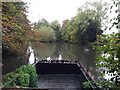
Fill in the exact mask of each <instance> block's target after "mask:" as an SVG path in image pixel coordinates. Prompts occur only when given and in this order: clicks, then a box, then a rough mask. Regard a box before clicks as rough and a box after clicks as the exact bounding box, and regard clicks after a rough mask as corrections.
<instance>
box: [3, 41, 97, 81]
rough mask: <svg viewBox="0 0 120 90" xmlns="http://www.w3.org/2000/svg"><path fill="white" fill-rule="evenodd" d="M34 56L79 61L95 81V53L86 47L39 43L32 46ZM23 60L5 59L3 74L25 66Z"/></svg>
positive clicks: (17, 58)
mask: <svg viewBox="0 0 120 90" xmlns="http://www.w3.org/2000/svg"><path fill="white" fill-rule="evenodd" d="M32 48H33V50H34V55H35V57H37V58H38V59H47V58H48V57H50V58H52V59H58V57H59V56H60V55H61V57H62V59H67V60H71V61H79V62H80V63H81V64H82V66H83V67H84V68H85V69H86V70H88V72H89V74H90V75H91V76H92V78H94V79H95V80H96V79H97V77H98V76H97V75H98V74H97V72H96V64H95V51H94V50H93V49H92V48H91V47H90V46H88V45H79V44H71V43H41V44H37V45H34V44H33V45H32ZM27 63H28V62H27V61H25V60H24V59H23V58H20V57H15V56H11V57H6V58H5V59H4V60H3V74H5V73H8V72H11V71H14V70H15V69H16V68H18V67H20V66H21V65H24V64H27Z"/></svg>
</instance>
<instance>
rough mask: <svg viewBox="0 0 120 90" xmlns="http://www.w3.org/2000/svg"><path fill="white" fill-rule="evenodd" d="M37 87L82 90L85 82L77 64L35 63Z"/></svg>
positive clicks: (52, 89) (49, 89) (53, 89)
mask: <svg viewBox="0 0 120 90" xmlns="http://www.w3.org/2000/svg"><path fill="white" fill-rule="evenodd" d="M35 67H36V71H37V74H38V78H37V87H38V88H42V89H48V90H83V84H82V83H83V82H85V81H87V79H86V78H85V76H84V74H83V72H82V71H81V69H80V68H81V67H79V66H78V65H77V64H68V63H67V64H65V63H37V64H36V65H35Z"/></svg>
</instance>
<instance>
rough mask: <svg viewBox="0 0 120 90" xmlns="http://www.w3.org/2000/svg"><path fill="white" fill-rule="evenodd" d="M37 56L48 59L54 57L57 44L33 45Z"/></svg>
mask: <svg viewBox="0 0 120 90" xmlns="http://www.w3.org/2000/svg"><path fill="white" fill-rule="evenodd" d="M33 48H34V52H35V56H36V57H38V58H42V59H46V58H47V57H49V56H51V57H52V55H53V52H54V51H55V44H53V43H41V44H40V45H33Z"/></svg>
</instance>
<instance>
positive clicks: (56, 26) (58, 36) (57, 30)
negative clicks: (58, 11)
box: [50, 21, 61, 41]
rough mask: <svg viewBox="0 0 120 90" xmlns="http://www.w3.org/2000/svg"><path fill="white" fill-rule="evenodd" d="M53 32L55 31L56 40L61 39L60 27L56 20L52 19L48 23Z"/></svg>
mask: <svg viewBox="0 0 120 90" xmlns="http://www.w3.org/2000/svg"><path fill="white" fill-rule="evenodd" d="M50 26H51V27H52V28H53V30H54V32H55V38H56V41H61V27H60V24H59V22H58V21H53V22H52V23H51V25H50Z"/></svg>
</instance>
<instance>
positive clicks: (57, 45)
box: [52, 43, 62, 58]
mask: <svg viewBox="0 0 120 90" xmlns="http://www.w3.org/2000/svg"><path fill="white" fill-rule="evenodd" d="M61 48H62V44H60V43H55V49H54V52H53V55H52V57H53V58H58V56H59V55H60V54H61Z"/></svg>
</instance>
